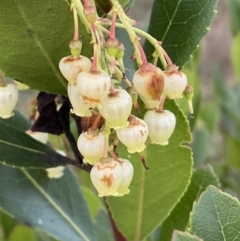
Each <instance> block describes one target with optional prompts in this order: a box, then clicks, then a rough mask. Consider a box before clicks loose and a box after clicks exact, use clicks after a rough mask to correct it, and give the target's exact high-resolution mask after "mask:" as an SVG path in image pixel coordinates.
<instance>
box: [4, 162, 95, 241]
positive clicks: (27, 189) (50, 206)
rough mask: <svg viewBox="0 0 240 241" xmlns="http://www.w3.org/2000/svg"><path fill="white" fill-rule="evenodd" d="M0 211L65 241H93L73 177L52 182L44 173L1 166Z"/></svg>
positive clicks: (80, 194)
mask: <svg viewBox="0 0 240 241" xmlns="http://www.w3.org/2000/svg"><path fill="white" fill-rule="evenodd" d="M0 207H1V208H2V209H3V210H5V211H6V212H8V213H10V214H11V215H13V216H14V217H16V218H17V219H18V220H21V221H23V222H25V223H29V224H31V225H32V226H34V227H38V228H40V229H42V230H43V231H45V232H47V233H49V234H51V235H52V236H55V237H56V238H58V239H60V240H62V241H69V240H71V241H94V240H95V239H94V236H93V227H92V223H91V219H90V214H89V212H88V209H87V205H86V202H85V199H84V198H83V195H82V192H81V190H80V189H79V185H78V182H77V179H76V177H75V176H74V174H73V173H72V172H71V171H70V170H69V169H68V168H67V169H65V171H64V176H63V177H62V178H60V179H57V180H50V179H48V178H47V174H46V172H45V171H43V170H31V171H26V170H23V169H15V168H11V167H7V166H3V165H1V168H0Z"/></svg>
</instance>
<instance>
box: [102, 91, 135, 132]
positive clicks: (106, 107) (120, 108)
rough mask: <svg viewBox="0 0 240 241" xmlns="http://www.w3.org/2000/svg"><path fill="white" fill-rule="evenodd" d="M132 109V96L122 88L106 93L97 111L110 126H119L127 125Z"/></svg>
mask: <svg viewBox="0 0 240 241" xmlns="http://www.w3.org/2000/svg"><path fill="white" fill-rule="evenodd" d="M131 110H132V98H131V96H130V95H129V94H128V93H127V91H126V90H124V89H118V90H116V91H115V93H114V94H108V95H107V96H106V97H105V98H104V99H103V101H102V107H101V108H99V112H100V113H101V115H102V116H103V117H104V118H105V120H106V121H107V122H108V124H109V127H110V128H115V129H117V128H121V127H125V126H127V125H128V121H127V119H128V117H129V115H130V113H131Z"/></svg>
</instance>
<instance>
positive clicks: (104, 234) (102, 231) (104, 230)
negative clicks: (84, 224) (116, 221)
mask: <svg viewBox="0 0 240 241" xmlns="http://www.w3.org/2000/svg"><path fill="white" fill-rule="evenodd" d="M94 228H95V233H96V237H97V240H98V241H103V240H104V241H113V240H115V237H114V235H113V229H112V225H111V222H110V220H109V216H108V213H107V211H106V210H103V209H101V210H100V212H99V213H98V215H97V219H96V221H95V223H94Z"/></svg>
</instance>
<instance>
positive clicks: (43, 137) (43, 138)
mask: <svg viewBox="0 0 240 241" xmlns="http://www.w3.org/2000/svg"><path fill="white" fill-rule="evenodd" d="M26 134H28V135H29V136H31V137H32V138H33V139H35V140H36V141H39V142H41V143H43V144H47V142H48V133H46V132H38V131H31V130H28V131H26Z"/></svg>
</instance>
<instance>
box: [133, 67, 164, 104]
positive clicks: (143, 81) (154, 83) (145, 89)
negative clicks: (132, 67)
mask: <svg viewBox="0 0 240 241" xmlns="http://www.w3.org/2000/svg"><path fill="white" fill-rule="evenodd" d="M133 84H134V87H135V89H136V90H137V92H138V93H139V94H140V95H142V96H143V97H144V98H145V99H146V100H160V99H161V96H162V94H163V90H164V75H163V71H162V70H161V69H160V68H158V67H156V66H155V65H153V64H150V63H146V64H142V65H141V66H140V67H139V69H138V70H137V71H136V72H135V74H134V76H133Z"/></svg>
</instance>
